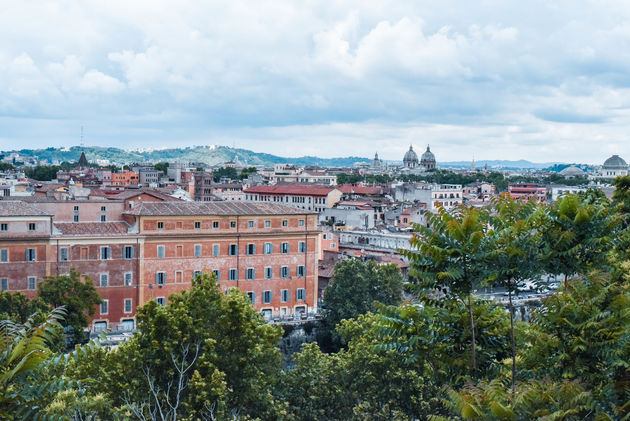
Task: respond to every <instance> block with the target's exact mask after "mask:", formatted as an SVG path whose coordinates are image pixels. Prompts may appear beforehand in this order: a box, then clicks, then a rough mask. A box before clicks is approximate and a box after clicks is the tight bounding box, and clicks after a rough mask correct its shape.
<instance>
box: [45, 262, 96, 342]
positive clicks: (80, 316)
mask: <svg viewBox="0 0 630 421" xmlns="http://www.w3.org/2000/svg"><path fill="white" fill-rule="evenodd" d="M37 291H38V296H39V297H41V299H42V300H43V301H44V302H45V303H47V304H49V305H51V306H52V307H59V306H64V307H65V309H66V311H67V314H66V316H65V318H64V325H65V326H70V327H72V334H73V336H72V338H73V343H82V342H84V340H85V334H84V332H83V331H84V329H85V328H86V327H88V326H89V324H90V317H91V316H93V315H94V313H95V312H96V306H97V305H98V304H100V303H101V302H102V301H103V300H102V299H101V297H100V295H99V294H98V292H97V291H96V288H94V284H93V282H92V279H90V277H89V276H86V277H85V281H81V275H80V274H79V272H77V271H76V270H75V269H70V274H69V275H61V276H47V277H45V278H44V282H42V283H41V284H39V285H38V286H37Z"/></svg>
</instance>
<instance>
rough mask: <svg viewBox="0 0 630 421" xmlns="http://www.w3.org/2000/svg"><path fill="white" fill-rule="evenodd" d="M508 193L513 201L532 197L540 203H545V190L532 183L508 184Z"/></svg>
mask: <svg viewBox="0 0 630 421" xmlns="http://www.w3.org/2000/svg"><path fill="white" fill-rule="evenodd" d="M508 193H509V195H510V197H512V198H513V199H521V198H525V200H529V198H531V197H534V198H536V200H537V201H538V202H540V203H545V202H547V188H546V187H542V186H539V185H538V184H534V183H521V184H510V185H509V186H508Z"/></svg>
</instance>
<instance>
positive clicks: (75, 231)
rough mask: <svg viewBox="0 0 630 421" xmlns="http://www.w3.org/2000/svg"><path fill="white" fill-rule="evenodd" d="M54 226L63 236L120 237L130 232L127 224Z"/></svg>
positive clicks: (93, 223)
mask: <svg viewBox="0 0 630 421" xmlns="http://www.w3.org/2000/svg"><path fill="white" fill-rule="evenodd" d="M54 225H55V228H56V229H58V230H59V231H61V234H63V235H72V236H82V235H86V236H94V235H120V234H127V232H128V230H129V225H127V223H125V222H55V224H54Z"/></svg>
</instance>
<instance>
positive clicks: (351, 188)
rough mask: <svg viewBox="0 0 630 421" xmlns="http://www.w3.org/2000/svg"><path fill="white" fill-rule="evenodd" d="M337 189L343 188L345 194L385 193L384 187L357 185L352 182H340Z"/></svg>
mask: <svg viewBox="0 0 630 421" xmlns="http://www.w3.org/2000/svg"><path fill="white" fill-rule="evenodd" d="M337 190H341V192H342V193H345V194H374V195H379V194H383V188H382V187H370V186H355V185H352V184H340V185H338V186H337Z"/></svg>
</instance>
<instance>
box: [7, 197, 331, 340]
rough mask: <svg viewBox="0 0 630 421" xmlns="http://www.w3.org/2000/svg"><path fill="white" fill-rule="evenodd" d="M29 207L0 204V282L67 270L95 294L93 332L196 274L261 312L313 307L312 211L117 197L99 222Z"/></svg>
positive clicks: (31, 290)
mask: <svg viewBox="0 0 630 421" xmlns="http://www.w3.org/2000/svg"><path fill="white" fill-rule="evenodd" d="M115 203H117V202H115ZM38 205H39V204H38V203H25V202H20V201H0V282H1V284H0V286H1V288H2V289H3V290H8V291H20V292H24V293H26V294H27V295H28V296H30V297H32V296H34V295H35V294H36V290H37V283H39V282H41V281H42V280H43V277H44V276H46V275H61V274H65V273H69V271H70V268H75V269H77V270H78V271H79V272H80V273H81V274H83V275H88V276H90V277H91V278H92V279H93V280H94V283H95V286H96V287H97V290H98V292H99V294H100V295H101V297H102V298H103V300H104V302H103V304H102V305H101V306H100V308H98V309H97V312H96V315H95V317H94V319H93V321H92V323H93V327H94V328H95V329H102V328H105V327H111V328H113V329H131V328H133V327H134V326H135V312H136V308H137V306H139V305H142V304H144V303H146V302H147V301H148V300H157V301H158V302H160V303H162V304H165V303H166V302H167V300H168V296H169V295H170V294H173V293H177V292H180V291H182V290H185V289H189V288H190V286H191V279H192V278H193V276H194V275H195V274H197V273H201V272H205V273H215V274H216V275H217V278H218V282H219V285H220V287H221V288H222V289H223V290H225V291H226V292H227V291H228V290H229V289H230V288H238V289H240V290H241V291H243V292H245V293H247V294H248V295H249V297H250V299H251V300H252V304H253V305H254V306H255V308H256V309H258V310H259V311H261V312H263V314H265V316H268V317H271V316H276V315H277V316H282V315H291V314H295V313H300V312H315V311H317V296H316V294H317V279H318V275H317V260H318V257H319V232H318V231H317V214H316V213H314V212H309V211H305V210H300V209H296V208H291V207H287V206H283V205H278V204H271V203H242V202H192V203H191V202H174V201H169V202H144V201H143V202H140V203H138V204H137V205H134V206H133V207H132V208H129V207H127V206H124V204H123V203H121V204H120V205H118V209H120V210H121V212H120V213H119V214H118V217H116V216H114V215H109V216H108V219H107V221H106V222H101V221H100V220H95V221H86V220H84V219H82V222H72V221H68V220H67V219H66V218H64V219H65V220H57V219H56V218H55V214H54V212H50V211H44V210H42V209H41V208H40V207H39V206H38ZM89 205H90V204H89V203H81V206H83V207H84V208H85V207H86V206H89ZM94 205H95V206H98V207H100V203H96V204H94ZM50 206H51V204H50V203H48V204H47V206H46V207H45V208H46V209H49V208H50ZM125 208H126V209H125ZM86 214H88V213H87V212H86ZM96 214H98V212H96Z"/></svg>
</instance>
